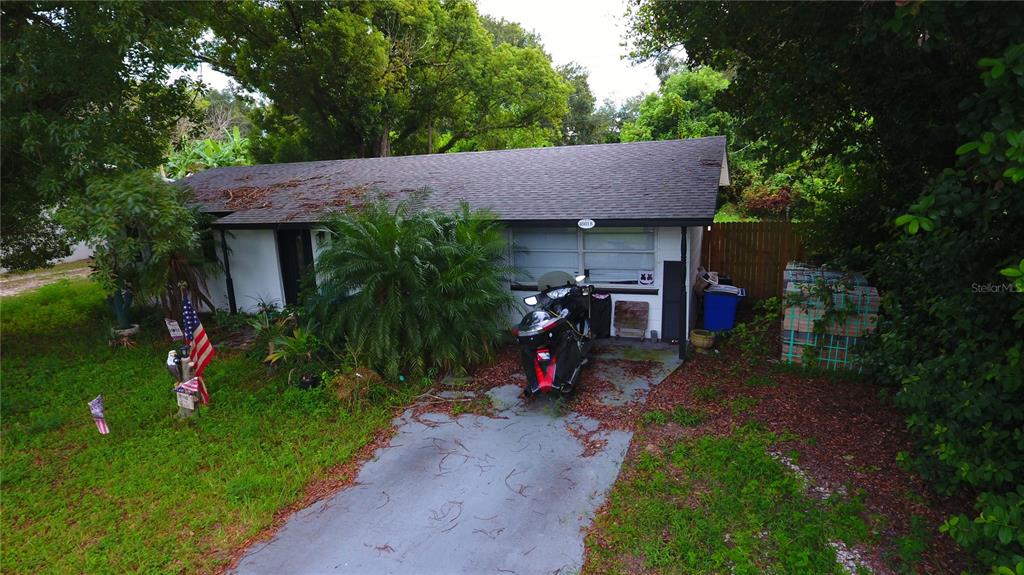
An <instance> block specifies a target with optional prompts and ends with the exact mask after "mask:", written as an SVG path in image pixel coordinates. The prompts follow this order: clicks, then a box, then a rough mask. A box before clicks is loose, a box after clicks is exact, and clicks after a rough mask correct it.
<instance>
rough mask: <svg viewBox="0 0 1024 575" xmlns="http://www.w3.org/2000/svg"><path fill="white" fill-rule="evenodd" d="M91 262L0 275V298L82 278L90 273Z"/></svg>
mask: <svg viewBox="0 0 1024 575" xmlns="http://www.w3.org/2000/svg"><path fill="white" fill-rule="evenodd" d="M91 263H92V260H88V259H86V260H79V261H76V262H68V263H63V264H57V265H55V266H53V267H50V268H42V269H38V270H32V271H28V272H5V273H2V274H0V296H11V295H15V294H19V293H22V292H26V291H29V290H33V289H36V288H37V287H40V286H44V285H47V284H52V283H56V282H58V281H60V280H62V279H72V278H84V277H86V276H88V275H89V274H90V273H92V268H90V267H89V266H90V265H91Z"/></svg>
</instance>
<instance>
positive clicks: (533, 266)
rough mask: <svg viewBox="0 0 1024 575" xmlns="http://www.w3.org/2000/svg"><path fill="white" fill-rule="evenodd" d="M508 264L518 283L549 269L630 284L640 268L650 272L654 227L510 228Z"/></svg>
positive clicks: (593, 280)
mask: <svg viewBox="0 0 1024 575" xmlns="http://www.w3.org/2000/svg"><path fill="white" fill-rule="evenodd" d="M512 262H513V265H514V266H515V268H516V281H517V282H518V283H523V284H533V283H536V281H537V278H539V277H540V276H542V275H544V274H545V273H547V272H550V271H563V272H566V273H568V274H570V275H577V274H579V273H582V272H584V271H586V272H587V273H588V274H589V275H588V281H590V282H591V283H595V284H621V285H636V284H637V283H638V278H639V275H640V272H641V271H653V270H654V229H653V228H604V229H594V230H579V229H576V228H536V229H521V230H513V232H512Z"/></svg>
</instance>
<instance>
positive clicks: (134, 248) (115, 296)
mask: <svg viewBox="0 0 1024 575" xmlns="http://www.w3.org/2000/svg"><path fill="white" fill-rule="evenodd" d="M185 194H186V192H185V191H184V190H182V189H180V188H177V187H175V186H171V185H169V184H167V183H166V182H164V181H163V180H162V179H161V178H160V177H159V176H157V175H156V174H154V173H153V172H151V171H149V170H138V171H135V172H129V173H124V174H112V175H105V176H95V177H93V178H90V179H89V181H88V184H87V185H86V189H85V193H84V194H83V195H82V196H81V197H76V198H74V199H73V201H72V202H70V203H69V204H68V205H67V206H66V207H65V208H64V209H62V210H61V212H60V214H59V215H60V220H61V223H62V225H64V226H65V227H66V228H67V229H68V230H69V231H71V232H72V234H74V236H75V237H77V238H79V239H82V240H84V241H85V242H86V243H88V244H89V246H90V247H92V248H93V269H94V274H93V277H94V278H95V279H96V281H98V282H99V283H100V285H102V286H103V288H104V289H105V290H107V293H108V294H110V299H109V301H110V304H111V306H112V307H113V308H114V312H115V314H117V319H118V323H119V324H120V327H128V326H129V325H130V318H129V315H128V308H129V307H130V306H131V305H132V301H133V299H134V297H135V296H136V295H138V296H140V298H141V299H146V300H149V299H152V300H156V301H160V302H161V303H162V305H163V306H164V307H165V308H166V311H167V312H170V313H174V312H176V311H179V310H180V305H177V303H178V300H179V298H178V297H177V294H176V292H177V291H178V286H179V284H180V283H184V284H185V286H186V287H187V289H188V291H189V293H190V294H191V295H192V298H193V299H194V300H196V301H197V302H203V303H206V304H207V305H209V307H213V305H212V304H211V303H210V302H209V299H208V298H207V297H206V292H207V288H206V279H205V278H206V274H207V273H208V272H209V271H210V270H211V269H213V268H215V267H216V266H217V265H218V264H216V263H210V262H207V261H206V260H205V258H204V256H203V250H202V242H201V238H200V234H199V231H198V226H197V221H198V216H197V214H196V213H195V212H194V211H193V210H192V209H191V208H189V207H188V205H187V203H186V201H187V197H186V195H185Z"/></svg>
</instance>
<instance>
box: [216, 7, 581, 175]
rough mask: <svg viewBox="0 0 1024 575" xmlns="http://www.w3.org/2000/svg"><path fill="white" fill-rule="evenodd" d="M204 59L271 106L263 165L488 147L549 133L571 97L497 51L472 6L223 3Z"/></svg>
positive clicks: (523, 52) (519, 50)
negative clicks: (520, 133)
mask: <svg viewBox="0 0 1024 575" xmlns="http://www.w3.org/2000/svg"><path fill="white" fill-rule="evenodd" d="M214 13H215V15H214V17H213V18H212V19H211V27H212V29H213V31H214V32H215V34H216V37H215V39H214V40H212V41H211V42H209V43H208V44H207V46H206V49H205V54H206V58H207V59H208V60H209V61H210V62H211V63H212V64H213V65H214V66H215V67H216V68H217V69H219V70H221V71H223V72H225V73H226V74H228V75H230V76H231V77H233V78H234V79H235V80H237V81H238V82H239V83H240V84H241V85H242V86H243V87H244V88H246V89H249V90H254V91H259V92H261V93H263V94H265V95H266V96H267V97H268V98H269V99H270V100H271V101H272V102H273V106H272V107H271V108H269V109H268V110H267V111H266V113H265V114H260V115H258V116H257V117H256V121H257V123H258V124H259V126H260V128H261V129H262V130H264V131H266V133H267V136H266V140H268V141H267V142H264V143H258V144H257V146H256V148H257V156H258V157H259V159H261V160H265V159H270V160H279V159H285V158H286V159H295V156H301V157H302V158H303V159H335V158H344V157H353V156H386V155H390V154H392V153H417V152H418V153H422V152H445V151H448V150H452V149H455V148H456V147H457V146H466V145H467V142H470V141H472V142H473V144H472V145H473V146H475V147H496V146H498V145H499V144H500V143H501V138H500V137H499V136H500V135H502V134H505V135H508V134H510V133H514V132H515V130H520V129H521V130H525V131H526V132H528V133H529V132H535V131H537V130H538V129H547V130H551V131H555V130H557V127H558V122H559V121H560V119H561V118H562V117H564V116H565V107H566V99H567V97H568V93H569V87H568V86H567V85H566V84H565V83H564V82H563V81H562V80H561V78H560V77H559V76H558V74H557V73H556V72H555V71H554V70H553V69H552V68H551V65H550V61H549V60H548V58H547V57H546V55H545V54H543V52H541V50H539V49H538V48H535V47H517V46H513V45H512V44H508V43H500V44H497V45H495V44H494V41H493V38H492V37H491V36H490V35H489V34H488V33H487V31H486V30H485V28H484V27H483V25H482V24H481V20H480V18H479V16H478V15H477V13H476V9H475V7H474V6H473V4H472V3H470V2H468V1H453V2H443V3H442V2H440V1H439V0H431V1H427V2H418V3H379V2H356V1H351V2H305V3H260V2H256V1H246V2H233V3H226V4H222V5H219V6H218V9H217V10H215V11H214Z"/></svg>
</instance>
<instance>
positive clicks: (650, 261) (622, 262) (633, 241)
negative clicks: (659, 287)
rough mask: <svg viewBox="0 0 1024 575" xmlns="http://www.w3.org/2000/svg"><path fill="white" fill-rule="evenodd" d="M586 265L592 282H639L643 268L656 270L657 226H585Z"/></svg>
mask: <svg viewBox="0 0 1024 575" xmlns="http://www.w3.org/2000/svg"><path fill="white" fill-rule="evenodd" d="M583 269H585V270H587V271H588V273H589V281H591V282H592V283H596V284H605V283H606V284H636V283H637V278H638V276H639V274H640V272H641V271H652V270H654V230H653V229H644V228H606V229H602V230H597V229H595V230H584V231H583Z"/></svg>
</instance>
